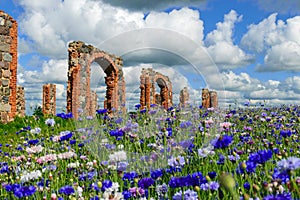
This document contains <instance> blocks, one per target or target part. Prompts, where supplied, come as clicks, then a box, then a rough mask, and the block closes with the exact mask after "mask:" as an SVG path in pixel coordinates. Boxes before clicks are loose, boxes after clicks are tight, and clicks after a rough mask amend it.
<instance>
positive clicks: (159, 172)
mask: <svg viewBox="0 0 300 200" xmlns="http://www.w3.org/2000/svg"><path fill="white" fill-rule="evenodd" d="M162 175H163V170H162V169H156V170H153V171H151V172H150V176H151V177H152V178H153V179H158V178H159V177H161V176H162Z"/></svg>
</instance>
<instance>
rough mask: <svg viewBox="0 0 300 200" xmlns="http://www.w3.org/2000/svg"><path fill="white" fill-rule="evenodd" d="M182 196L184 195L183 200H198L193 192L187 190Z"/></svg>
mask: <svg viewBox="0 0 300 200" xmlns="http://www.w3.org/2000/svg"><path fill="white" fill-rule="evenodd" d="M183 195H184V200H198V194H197V192H195V191H193V190H190V189H188V190H186V191H185V192H184V194H183Z"/></svg>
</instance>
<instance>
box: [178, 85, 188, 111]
mask: <svg viewBox="0 0 300 200" xmlns="http://www.w3.org/2000/svg"><path fill="white" fill-rule="evenodd" d="M189 101H190V94H189V91H188V88H187V87H184V88H183V89H182V90H181V91H180V96H179V106H180V107H184V106H186V105H188V104H189Z"/></svg>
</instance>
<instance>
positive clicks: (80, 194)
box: [77, 186, 83, 197]
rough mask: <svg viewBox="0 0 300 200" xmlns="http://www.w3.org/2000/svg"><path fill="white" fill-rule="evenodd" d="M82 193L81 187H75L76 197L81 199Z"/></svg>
mask: <svg viewBox="0 0 300 200" xmlns="http://www.w3.org/2000/svg"><path fill="white" fill-rule="evenodd" d="M82 192H83V189H82V187H80V186H77V193H78V196H80V197H82Z"/></svg>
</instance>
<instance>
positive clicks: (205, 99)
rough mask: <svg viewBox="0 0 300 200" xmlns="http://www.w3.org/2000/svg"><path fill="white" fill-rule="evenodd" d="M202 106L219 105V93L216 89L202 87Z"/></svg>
mask: <svg viewBox="0 0 300 200" xmlns="http://www.w3.org/2000/svg"><path fill="white" fill-rule="evenodd" d="M202 107H204V108H211V107H213V108H217V107H218V95H217V92H216V91H209V90H208V89H207V88H203V89H202Z"/></svg>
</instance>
